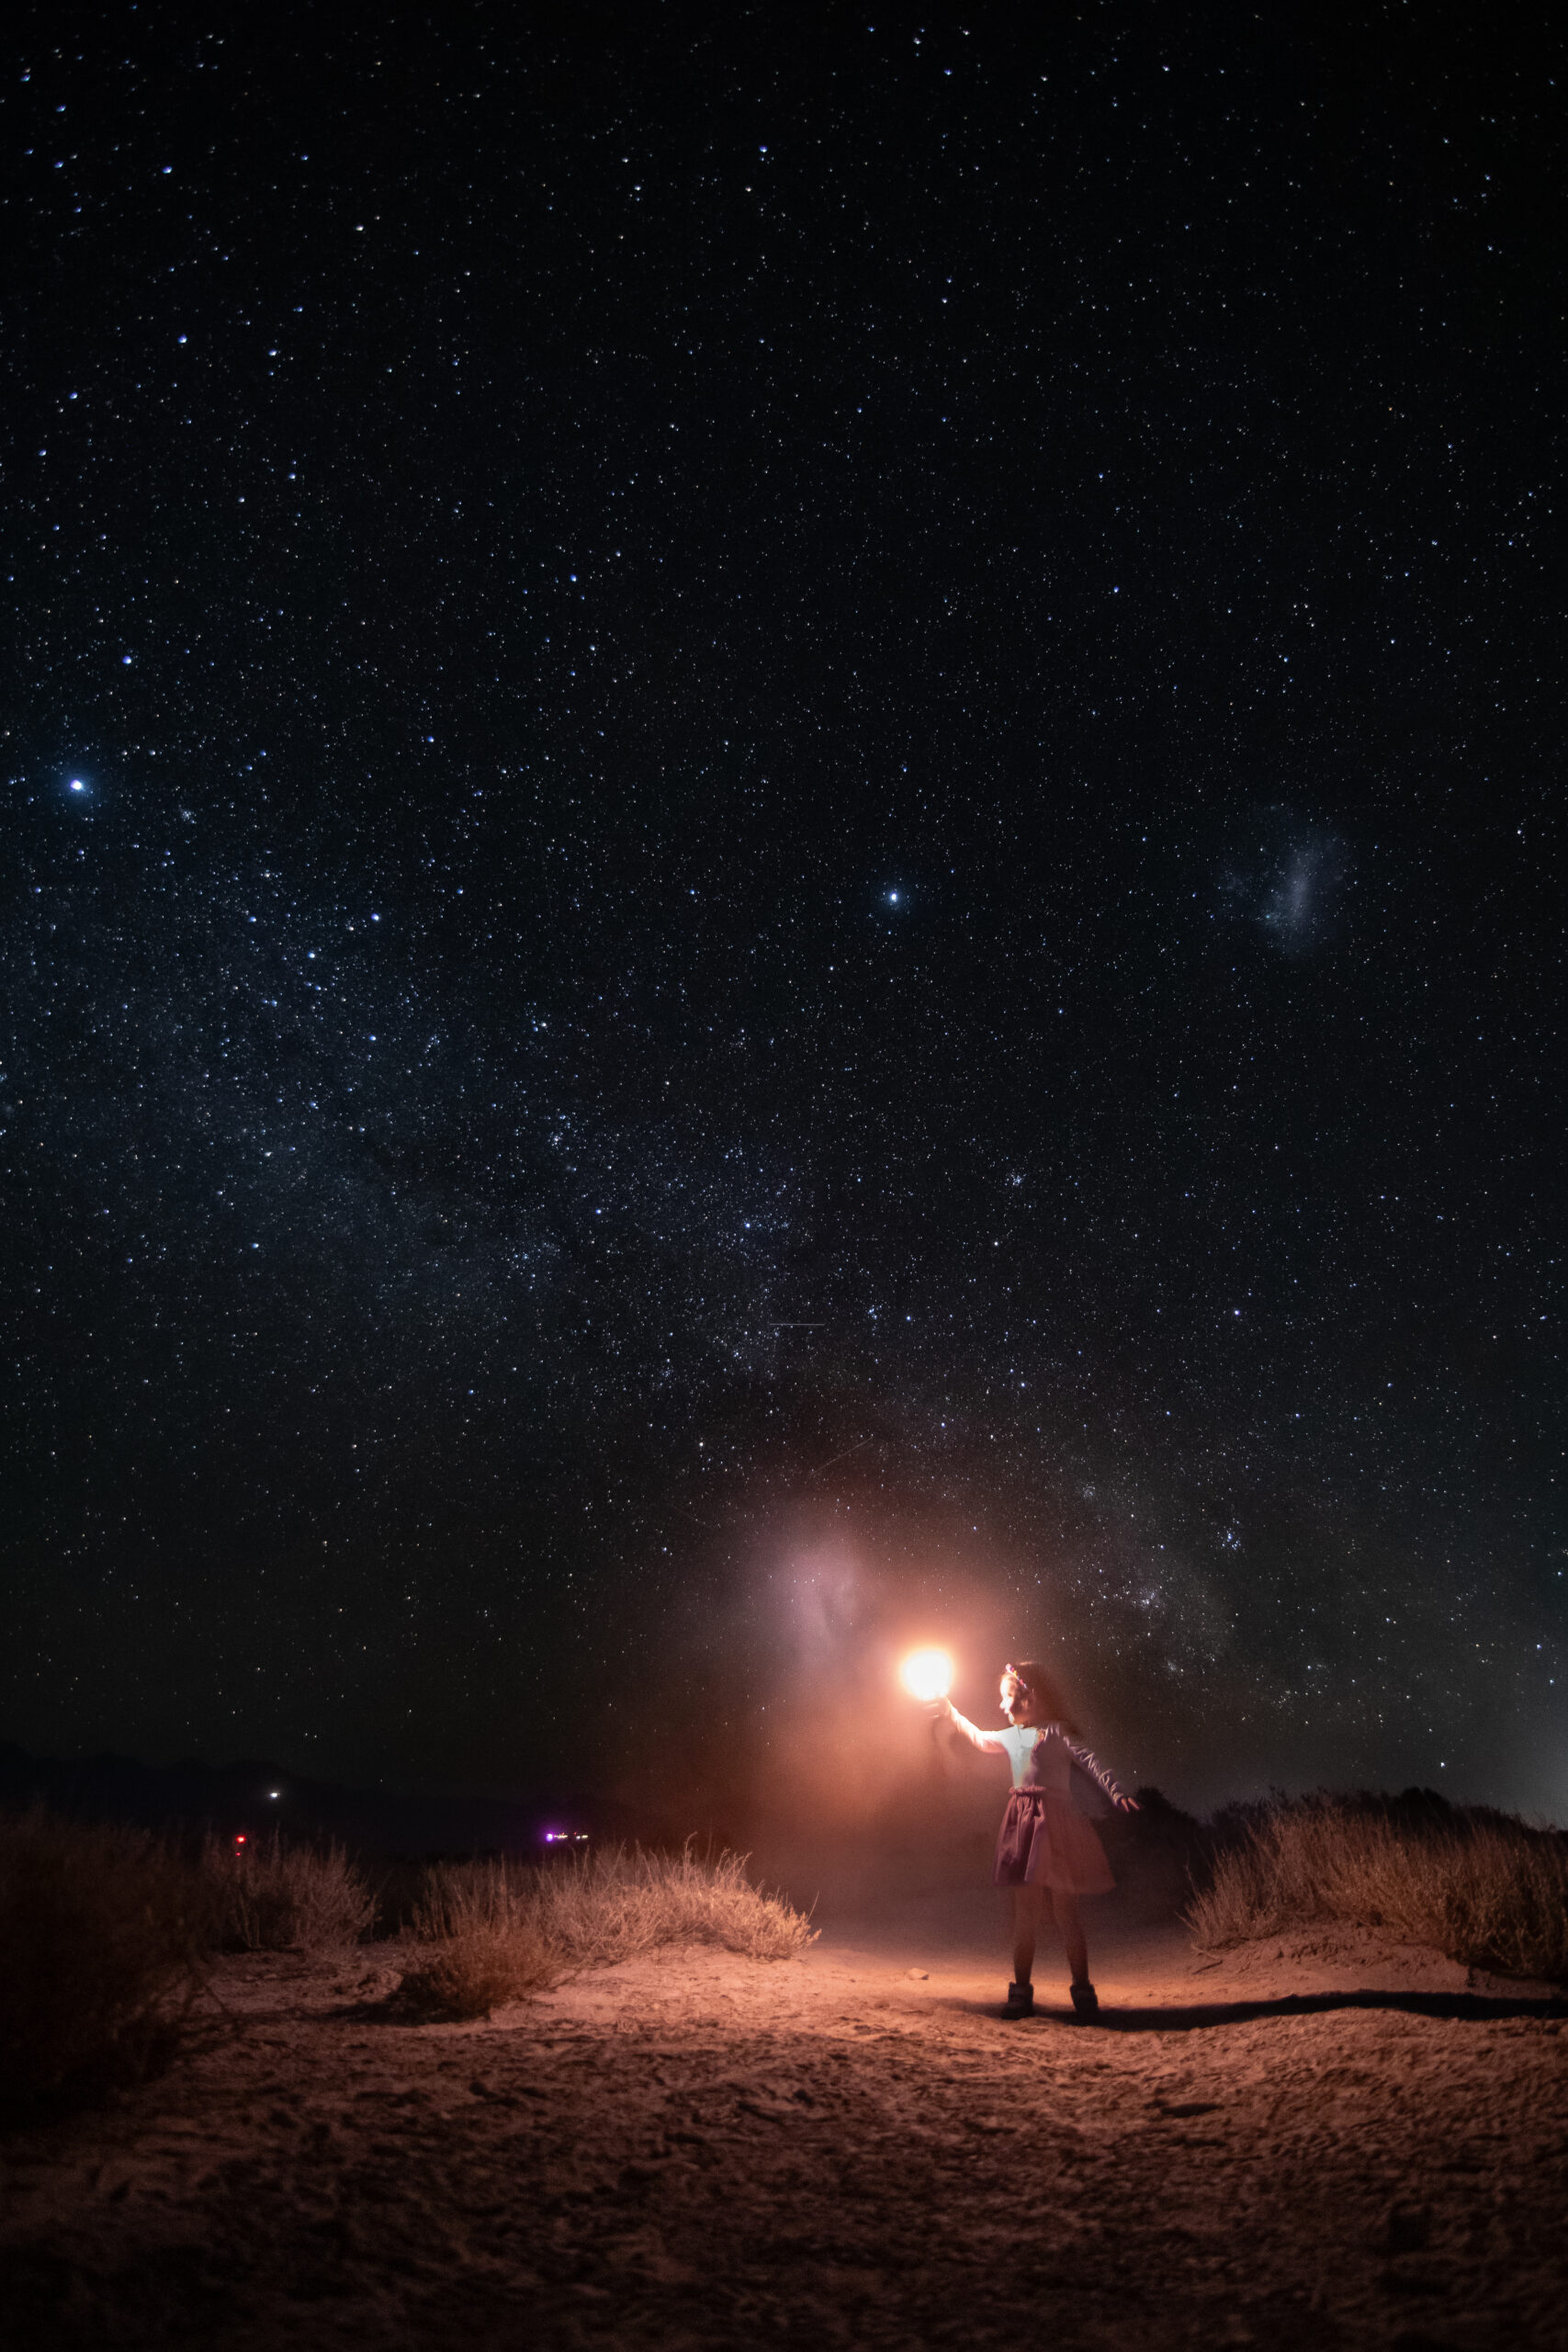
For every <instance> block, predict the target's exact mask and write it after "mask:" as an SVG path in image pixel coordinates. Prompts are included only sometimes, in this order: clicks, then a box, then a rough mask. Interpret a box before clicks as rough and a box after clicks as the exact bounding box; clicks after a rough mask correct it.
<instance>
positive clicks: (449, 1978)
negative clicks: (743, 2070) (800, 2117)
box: [400, 1846, 816, 2017]
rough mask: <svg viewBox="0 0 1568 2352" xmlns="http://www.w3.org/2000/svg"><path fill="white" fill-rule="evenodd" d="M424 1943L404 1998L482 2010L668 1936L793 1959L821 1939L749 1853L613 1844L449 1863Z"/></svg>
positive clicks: (437, 1873) (754, 1955)
mask: <svg viewBox="0 0 1568 2352" xmlns="http://www.w3.org/2000/svg"><path fill="white" fill-rule="evenodd" d="M413 1928H414V1934H415V1936H416V1938H417V1939H418V1940H419V1944H420V1946H421V1954H420V1958H419V1959H418V1961H417V1962H415V1964H414V1965H413V1966H412V1968H411V1969H410V1970H409V1971H408V1972H407V1973H406V1974H405V1975H404V1978H403V1981H402V1985H401V1986H400V1997H401V1998H402V2000H403V2001H404V2002H405V2003H410V2004H412V2005H413V2006H415V2007H423V2008H426V2009H429V2010H433V2011H436V2012H438V2013H440V2014H442V2015H445V2016H448V2017H484V2016H488V2015H489V2013H490V2011H491V2009H492V2008H495V2007H500V2006H501V2005H502V2003H503V2002H506V2001H516V2000H522V1999H524V1998H525V1996H527V1995H528V1994H530V1993H535V1992H539V1991H542V1990H543V1989H544V1988H545V1986H547V1985H550V1984H552V1983H554V1982H555V1981H556V1980H557V1979H558V1977H559V1976H560V1974H561V1973H563V1971H564V1970H566V1969H568V1968H607V1967H612V1966H614V1964H615V1962H617V1961H622V1960H633V1959H635V1958H636V1957H637V1954H638V1953H639V1952H646V1951H653V1950H654V1948H655V1947H656V1946H657V1945H660V1944H693V1943H697V1944H722V1945H723V1946H724V1948H725V1949H726V1950H727V1951H738V1952H744V1953H745V1954H746V1955H747V1957H748V1958H749V1959H751V1960H788V1959H790V1958H791V1957H793V1955H794V1954H795V1953H796V1952H799V1951H804V1950H805V1948H806V1946H807V1944H808V1943H810V1942H811V1941H812V1940H813V1938H814V1935H815V1932H816V1931H815V1929H814V1928H812V1926H811V1924H810V1922H809V1920H807V1918H805V1917H803V1916H802V1914H801V1913H800V1912H798V1911H796V1910H795V1907H794V1905H791V1904H789V1903H787V1902H786V1901H785V1900H784V1897H783V1896H782V1895H776V1894H766V1893H764V1892H763V1891H762V1890H761V1888H759V1887H755V1886H753V1885H751V1883H750V1881H749V1880H748V1878H747V1876H746V1865H745V1860H744V1858H743V1857H742V1856H741V1855H739V1854H728V1853H727V1854H721V1855H720V1856H719V1857H718V1859H717V1860H716V1861H713V1860H698V1859H697V1858H696V1857H695V1856H694V1854H693V1852H692V1849H691V1848H690V1847H689V1846H688V1847H687V1848H686V1849H685V1851H684V1852H683V1853H681V1854H650V1853H645V1852H644V1851H643V1850H642V1849H641V1848H640V1847H633V1848H632V1849H630V1850H629V1851H628V1850H627V1849H626V1848H625V1847H615V1848H613V1849H610V1850H608V1851H606V1852H604V1853H602V1854H587V1855H583V1856H581V1857H579V1858H574V1859H573V1860H570V1861H566V1862H561V1863H557V1864H552V1865H551V1866H550V1867H549V1868H547V1869H546V1870H542V1871H541V1870H535V1869H532V1868H529V1867H527V1866H526V1865H522V1866H520V1865H518V1864H515V1863H513V1864H512V1865H511V1866H510V1867H509V1866H508V1865H507V1864H506V1863H505V1862H462V1863H444V1864H442V1865H440V1866H438V1867H437V1868H436V1869H434V1870H433V1871H431V1873H430V1876H429V1878H428V1880H427V1882H426V1888H425V1893H424V1895H423V1899H422V1900H421V1902H420V1903H419V1904H418V1905H416V1907H415V1912H414V1921H413Z"/></svg>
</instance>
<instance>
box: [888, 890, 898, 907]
mask: <svg viewBox="0 0 1568 2352" xmlns="http://www.w3.org/2000/svg"><path fill="white" fill-rule="evenodd" d="M887 903H888V905H889V906H890V907H896V906H897V903H898V893H897V890H889V892H888V893H887Z"/></svg>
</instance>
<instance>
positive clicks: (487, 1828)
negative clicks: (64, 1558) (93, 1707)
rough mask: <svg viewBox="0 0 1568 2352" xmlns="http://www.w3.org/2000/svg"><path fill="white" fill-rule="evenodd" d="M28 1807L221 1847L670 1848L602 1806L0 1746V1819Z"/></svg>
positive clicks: (665, 1836) (645, 1826)
mask: <svg viewBox="0 0 1568 2352" xmlns="http://www.w3.org/2000/svg"><path fill="white" fill-rule="evenodd" d="M275 1790H276V1792H277V1793H276V1796H275V1795H273V1794H272V1793H271V1792H273V1791H275ZM29 1804H46V1805H49V1806H50V1807H51V1809H52V1810H53V1811H55V1812H57V1813H62V1814H66V1815H70V1816H71V1817H72V1818H73V1819H75V1820H78V1821H129V1822H135V1823H139V1824H140V1825H141V1826H143V1827H146V1828H150V1829H163V1828H181V1829H196V1828H210V1829H213V1830H216V1831H218V1832H219V1833H220V1835H222V1836H224V1837H231V1836H233V1835H235V1834H236V1833H238V1832H240V1831H242V1830H243V1831H244V1832H245V1833H246V1834H247V1835H248V1836H252V1837H254V1836H255V1835H256V1834H257V1833H258V1832H260V1831H264V1830H265V1829H268V1828H271V1827H273V1826H278V1827H281V1828H282V1830H283V1831H284V1833H285V1835H287V1836H293V1837H297V1838H341V1839H342V1840H343V1842H344V1845H346V1846H349V1847H352V1848H353V1849H355V1851H357V1852H362V1853H369V1854H388V1855H391V1854H400V1855H425V1854H469V1853H507V1854H519V1855H523V1854H526V1855H532V1854H534V1853H536V1852H537V1851H538V1850H539V1849H540V1848H541V1846H542V1845H543V1843H544V1836H545V1832H546V1830H547V1829H552V1828H553V1829H567V1830H586V1831H587V1832H588V1833H589V1834H590V1836H591V1837H592V1838H593V1839H594V1840H596V1841H598V1840H604V1839H621V1840H626V1841H628V1842H629V1841H631V1840H633V1839H636V1840H639V1841H640V1842H641V1843H642V1844H644V1845H657V1846H663V1845H669V1844H671V1843H672V1842H676V1841H675V1840H674V1839H673V1838H672V1834H671V1831H670V1829H669V1828H668V1826H666V1825H665V1824H664V1823H662V1822H660V1821H658V1820H657V1819H655V1818H654V1817H653V1816H652V1815H646V1814H643V1813H640V1812H638V1811H637V1810H636V1809H635V1808H634V1807H632V1806H629V1805H622V1804H615V1802H614V1801H613V1800H611V1799H609V1798H604V1797H593V1796H573V1795H570V1794H568V1795H561V1794H560V1793H559V1792H554V1793H546V1794H544V1795H541V1796H536V1797H526V1798H519V1799H518V1800H517V1801H515V1802H510V1801H508V1800H506V1799H503V1798H498V1797H440V1796H407V1795H400V1794H397V1793H394V1792H390V1791H388V1790H384V1789H349V1788H343V1787H340V1786H339V1785H338V1784H337V1783H336V1782H334V1781H311V1780H305V1779H302V1778H301V1777H300V1776H299V1774H298V1773H295V1772H287V1771H285V1770H283V1769H282V1767H281V1766H279V1765H276V1764H267V1763H265V1762H260V1763H251V1762H245V1763H239V1764H204V1763H202V1762H201V1761H200V1760H199V1759H197V1758H191V1759H190V1760H189V1761H187V1762H185V1763H180V1764H170V1765H164V1766H160V1765H152V1764H141V1763H139V1762H138V1761H137V1760H136V1758H134V1757H130V1756H114V1755H109V1754H104V1755H100V1756H90V1757H85V1758H75V1759H72V1758H59V1757H42V1756H29V1755H28V1752H27V1750H26V1749H25V1748H21V1747H17V1746H15V1745H14V1744H13V1743H12V1742H11V1741H9V1740H0V1809H5V1810H7V1811H14V1810H17V1809H18V1808H21V1807H25V1806H27V1805H29Z"/></svg>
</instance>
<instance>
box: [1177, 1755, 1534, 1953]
mask: <svg viewBox="0 0 1568 2352" xmlns="http://www.w3.org/2000/svg"><path fill="white" fill-rule="evenodd" d="M1314 1919H1344V1920H1350V1921H1354V1922H1356V1923H1357V1924H1359V1925H1360V1926H1364V1927H1369V1928H1383V1929H1385V1930H1387V1931H1388V1932H1390V1933H1392V1934H1393V1935H1394V1936H1396V1937H1398V1938H1399V1939H1400V1940H1401V1941H1402V1942H1405V1943H1418V1944H1428V1945H1431V1946H1433V1947H1435V1948H1436V1949H1437V1950H1438V1951H1443V1952H1446V1953H1448V1955H1449V1957H1450V1959H1452V1960H1457V1961H1461V1962H1464V1963H1465V1964H1466V1965H1468V1966H1470V1967H1475V1968H1492V1969H1497V1970H1499V1971H1501V1972H1502V1973H1505V1974H1507V1975H1514V1976H1534V1977H1544V1978H1547V1979H1551V1980H1558V1981H1562V1980H1568V1838H1563V1837H1562V1836H1561V1835H1560V1834H1558V1833H1556V1832H1554V1831H1550V1830H1540V1829H1531V1828H1529V1826H1527V1825H1526V1824H1525V1823H1524V1822H1522V1821H1518V1820H1517V1819H1515V1818H1514V1817H1513V1816H1512V1815H1506V1814H1497V1813H1490V1812H1467V1811H1465V1810H1463V1809H1462V1808H1460V1807H1443V1808H1441V1809H1439V1810H1436V1811H1434V1812H1431V1813H1428V1814H1427V1815H1424V1816H1423V1815H1421V1814H1420V1813H1419V1812H1414V1811H1412V1810H1411V1809H1409V1808H1401V1807H1400V1805H1399V1804H1397V1802H1396V1803H1394V1804H1384V1805H1379V1804H1376V1803H1371V1802H1369V1801H1367V1800H1365V1799H1356V1798H1344V1797H1329V1796H1315V1797H1305V1798H1301V1799H1298V1800H1295V1801H1293V1802H1281V1803H1279V1804H1272V1805H1269V1806H1266V1807H1262V1808H1260V1809H1259V1810H1258V1813H1257V1814H1256V1815H1254V1816H1253V1817H1252V1818H1251V1820H1250V1821H1249V1822H1248V1823H1247V1827H1246V1829H1245V1832H1244V1835H1243V1837H1242V1839H1241V1842H1240V1843H1239V1844H1238V1845H1236V1846H1234V1847H1232V1848H1230V1849H1228V1850H1222V1851H1221V1853H1220V1854H1219V1856H1218V1858H1217V1860H1216V1861H1215V1863H1214V1867H1213V1878H1212V1880H1211V1882H1210V1883H1209V1884H1208V1885H1207V1886H1206V1887H1205V1888H1204V1889H1203V1890H1202V1891H1201V1893H1200V1894H1198V1895H1197V1897H1196V1898H1195V1900H1194V1901H1193V1903H1192V1905H1191V1906H1190V1910H1189V1912H1188V1920H1189V1924H1190V1927H1191V1928H1192V1932H1193V1935H1194V1938H1195V1939H1196V1940H1197V1941H1198V1942H1199V1943H1200V1944H1202V1945H1205V1946H1208V1947H1211V1948H1212V1947H1214V1946H1217V1945H1224V1944H1234V1943H1241V1942H1245V1941H1247V1939H1249V1938H1251V1937H1254V1936H1266V1935H1273V1934H1277V1933H1278V1932H1279V1931H1280V1929H1281V1928H1289V1927H1294V1926H1299V1925H1301V1924H1303V1923H1304V1922H1307V1921H1310V1920H1314Z"/></svg>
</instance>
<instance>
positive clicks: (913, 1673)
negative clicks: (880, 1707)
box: [898, 1650, 953, 1699]
mask: <svg viewBox="0 0 1568 2352" xmlns="http://www.w3.org/2000/svg"><path fill="white" fill-rule="evenodd" d="M898 1679H899V1681H900V1682H901V1683H902V1684H903V1686H904V1688H905V1690H906V1691H908V1694H909V1696H910V1698H911V1699H945V1698H946V1696H947V1694H948V1691H950V1690H951V1689H952V1687H953V1660H952V1659H951V1658H950V1657H948V1655H947V1652H946V1651H945V1650H912V1651H911V1652H910V1654H909V1656H908V1657H907V1658H906V1659H905V1660H904V1663H903V1665H902V1666H901V1667H900V1668H898Z"/></svg>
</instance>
